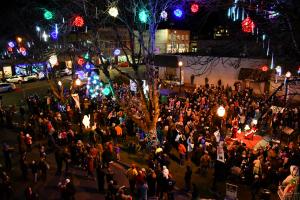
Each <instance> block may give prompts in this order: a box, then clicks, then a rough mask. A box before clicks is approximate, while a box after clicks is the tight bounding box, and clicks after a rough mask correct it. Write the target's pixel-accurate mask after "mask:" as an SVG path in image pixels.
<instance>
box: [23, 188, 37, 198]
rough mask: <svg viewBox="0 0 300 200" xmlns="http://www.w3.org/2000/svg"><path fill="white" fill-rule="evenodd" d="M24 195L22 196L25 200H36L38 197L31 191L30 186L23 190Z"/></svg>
mask: <svg viewBox="0 0 300 200" xmlns="http://www.w3.org/2000/svg"><path fill="white" fill-rule="evenodd" d="M24 193H25V194H24V195H25V200H36V199H38V198H37V197H38V195H37V194H36V193H34V192H33V191H32V188H31V187H30V186H27V187H26V188H25V191H24Z"/></svg>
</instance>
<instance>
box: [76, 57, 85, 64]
mask: <svg viewBox="0 0 300 200" xmlns="http://www.w3.org/2000/svg"><path fill="white" fill-rule="evenodd" d="M77 63H78V65H80V66H82V65H83V64H84V59H83V58H78V60H77Z"/></svg>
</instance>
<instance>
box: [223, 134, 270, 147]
mask: <svg viewBox="0 0 300 200" xmlns="http://www.w3.org/2000/svg"><path fill="white" fill-rule="evenodd" d="M244 135H245V134H244V133H237V137H236V138H235V139H233V138H231V137H226V139H225V142H226V144H227V145H230V144H232V143H233V142H235V141H238V142H239V143H245V144H246V146H247V147H248V148H250V149H258V148H260V147H262V148H265V147H266V145H267V144H268V142H269V141H270V137H268V136H264V137H262V136H260V135H254V136H253V140H251V139H245V136H244Z"/></svg>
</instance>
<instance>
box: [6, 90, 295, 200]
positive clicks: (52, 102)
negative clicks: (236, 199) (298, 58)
mask: <svg viewBox="0 0 300 200" xmlns="http://www.w3.org/2000/svg"><path fill="white" fill-rule="evenodd" d="M125 87H128V86H125ZM120 89H122V87H120ZM80 96H83V99H81V102H82V104H81V109H79V108H78V106H76V103H75V102H74V101H72V100H70V101H69V102H68V103H66V104H64V105H61V104H60V102H58V101H57V100H56V99H55V98H54V97H53V96H50V95H49V96H46V97H39V96H38V95H33V96H30V97H28V98H27V99H26V102H27V106H28V110H27V109H25V107H24V105H23V106H21V107H20V109H19V113H20V115H19V116H20V121H19V122H20V126H19V129H18V136H17V141H18V145H17V149H14V148H12V147H10V146H9V145H8V144H3V155H4V166H3V168H2V169H1V177H0V180H1V190H2V193H3V194H5V195H6V197H7V198H10V197H11V196H12V190H13V188H12V186H11V181H12V180H10V177H9V175H8V174H9V173H10V172H11V170H12V160H11V159H12V158H11V154H12V153H13V152H18V154H19V159H20V161H19V168H20V171H21V174H22V178H23V179H24V181H28V180H31V181H32V182H33V184H34V183H37V182H38V181H46V180H47V173H48V170H49V169H50V168H52V167H54V166H50V165H49V162H48V161H47V160H48V155H49V154H52V153H54V156H55V162H56V166H55V169H56V175H58V176H61V175H64V177H65V178H64V180H63V181H61V182H59V183H58V186H57V187H58V189H59V191H60V194H61V198H62V199H75V194H76V187H75V186H74V184H73V181H72V178H71V176H70V174H72V172H71V171H72V170H71V169H72V168H78V169H81V170H82V171H83V172H84V173H86V176H87V177H90V178H91V179H94V180H95V181H97V184H98V190H99V192H103V193H105V195H106V198H107V199H132V198H134V199H139V200H144V199H147V198H148V197H158V198H160V199H176V197H174V186H175V184H176V175H174V174H172V172H171V170H170V162H172V160H174V161H175V162H176V161H177V162H178V165H179V167H182V166H184V167H185V170H184V172H183V173H184V174H185V175H184V183H185V186H184V190H185V191H186V192H191V193H192V198H195V199H196V198H197V197H198V195H199V187H201V186H200V185H197V183H196V182H194V181H193V180H192V174H194V173H199V174H200V176H207V174H208V171H209V170H210V169H213V170H212V171H213V172H214V174H213V185H212V187H213V188H214V189H216V188H217V185H218V182H220V181H225V180H228V179H230V180H232V179H233V178H238V179H239V181H241V182H246V183H247V184H250V185H251V191H252V194H253V199H255V198H256V197H257V194H258V191H259V190H260V189H270V190H272V189H274V188H275V189H277V186H278V184H281V183H284V184H285V185H288V184H294V186H297V187H298V185H299V184H298V182H299V172H295V171H293V173H292V174H293V177H294V178H293V183H286V182H284V179H285V177H287V176H288V175H289V174H290V168H291V167H294V166H299V163H300V148H299V144H298V143H295V142H290V143H289V144H288V145H286V146H282V145H280V144H277V143H273V142H272V141H270V142H269V143H268V145H266V146H265V147H260V148H254V149H251V148H249V147H247V146H246V144H245V143H243V142H241V141H237V140H230V142H228V140H226V139H227V138H232V137H236V136H235V134H243V132H244V130H245V127H246V126H250V127H251V128H252V127H255V128H257V129H258V131H259V130H261V132H264V133H265V134H269V135H271V136H274V137H278V136H279V135H280V132H279V130H281V129H282V128H283V127H285V126H289V127H290V128H293V129H294V130H295V131H296V132H297V131H299V112H298V110H299V108H298V107H294V108H286V109H283V110H281V111H280V112H275V111H274V110H273V111H272V110H270V109H269V108H270V106H271V105H270V103H266V102H265V100H266V97H264V96H256V95H254V94H253V91H252V89H245V90H241V89H240V88H231V87H224V86H218V87H210V86H208V85H206V86H201V87H199V88H196V89H195V90H194V91H185V94H184V96H177V95H169V96H167V100H166V101H161V102H160V116H159V119H158V123H157V137H156V138H154V140H155V142H153V141H151V146H150V147H149V146H148V142H149V141H147V139H148V137H146V135H147V134H148V133H146V132H143V130H141V129H139V128H138V127H137V126H136V125H135V124H134V122H133V121H132V120H131V119H130V118H128V117H127V116H126V113H125V112H124V111H123V110H122V108H121V107H120V106H118V105H117V104H116V102H115V101H114V99H113V98H111V97H105V98H101V99H98V100H97V101H90V100H88V99H85V97H84V93H83V94H82V95H80ZM221 105H222V106H224V108H225V110H226V115H225V116H224V117H219V116H218V115H217V114H216V113H217V109H218V107H219V106H221ZM16 110H17V109H16V108H14V107H9V108H6V109H3V108H1V110H0V123H1V126H4V125H7V126H8V127H12V126H13V123H12V121H14V118H16V117H17V116H16V114H15V112H16ZM88 115H89V117H88V122H87V123H89V124H88V126H90V127H91V128H89V129H88V133H86V131H87V129H85V127H87V125H86V124H85V120H83V119H84V117H85V116H88ZM253 120H257V121H258V124H256V123H253ZM236 130H240V131H239V132H238V133H236ZM262 130H263V131H262ZM233 133H234V134H233ZM131 138H135V139H131ZM41 141H47V143H45V144H44V143H42V142H41ZM128 141H130V142H128ZM127 143H130V144H129V145H125V144H127ZM33 145H35V147H36V146H37V147H38V148H39V158H36V159H34V160H29V158H28V157H30V155H31V153H32V148H33ZM125 146H127V147H128V149H125ZM137 146H139V147H140V148H139V151H144V153H145V154H147V156H146V157H147V162H148V167H147V168H142V167H139V166H138V163H136V164H131V165H130V167H129V169H128V170H127V173H126V176H127V178H128V181H129V188H128V189H127V188H124V187H121V185H119V183H118V180H117V178H116V177H115V176H114V172H113V170H112V166H111V165H112V161H122V157H121V156H120V152H121V151H122V150H123V149H125V150H128V151H129V152H130V153H136V149H137V148H136V147H137ZM219 147H221V148H222V149H223V151H224V158H223V159H221V160H219V159H217V154H218V152H217V150H218V148H219ZM174 154H175V156H174ZM176 158H177V159H176ZM191 163H194V164H195V165H196V166H198V167H197V170H194V169H193V167H192V165H191ZM293 169H294V168H293ZM297 169H298V168H297ZM30 172H31V175H30ZM30 176H31V177H30ZM297 187H294V190H293V191H297V190H298V188H297ZM25 196H26V199H28V200H29V199H38V194H37V193H35V192H34V191H33V189H32V187H30V186H28V187H27V188H26V190H25Z"/></svg>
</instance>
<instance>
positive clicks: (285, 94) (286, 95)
mask: <svg viewBox="0 0 300 200" xmlns="http://www.w3.org/2000/svg"><path fill="white" fill-rule="evenodd" d="M291 76H292V74H291V72H290V71H288V72H287V73H286V74H285V79H284V84H285V92H284V103H285V104H286V103H287V100H288V93H289V84H288V81H287V80H288V79H289V78H290V77H291Z"/></svg>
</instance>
